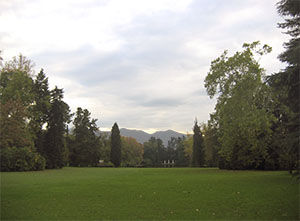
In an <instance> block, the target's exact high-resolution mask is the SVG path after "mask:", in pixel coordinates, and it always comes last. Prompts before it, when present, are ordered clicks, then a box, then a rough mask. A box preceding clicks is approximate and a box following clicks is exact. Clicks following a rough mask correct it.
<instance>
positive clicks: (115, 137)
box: [110, 123, 122, 167]
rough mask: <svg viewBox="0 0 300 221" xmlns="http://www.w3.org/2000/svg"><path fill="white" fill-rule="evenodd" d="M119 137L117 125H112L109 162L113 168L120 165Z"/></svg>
mask: <svg viewBox="0 0 300 221" xmlns="http://www.w3.org/2000/svg"><path fill="white" fill-rule="evenodd" d="M121 156H122V155H121V136H120V130H119V127H118V124H117V123H114V125H113V127H112V129H111V151H110V160H111V162H112V163H113V164H114V166H115V167H119V166H120V165H121Z"/></svg>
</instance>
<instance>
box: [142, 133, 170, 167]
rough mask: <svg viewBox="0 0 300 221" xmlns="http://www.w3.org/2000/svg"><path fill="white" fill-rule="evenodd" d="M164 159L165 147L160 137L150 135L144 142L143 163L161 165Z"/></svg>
mask: <svg viewBox="0 0 300 221" xmlns="http://www.w3.org/2000/svg"><path fill="white" fill-rule="evenodd" d="M163 160H166V148H165V147H164V144H163V142H162V140H161V139H159V138H158V139H156V138H155V137H151V138H150V139H149V141H147V142H145V143H144V163H145V165H146V166H155V167H158V166H162V162H163Z"/></svg>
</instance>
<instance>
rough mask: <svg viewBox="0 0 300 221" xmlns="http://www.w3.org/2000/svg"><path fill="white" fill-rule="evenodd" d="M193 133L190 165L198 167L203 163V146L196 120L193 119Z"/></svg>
mask: <svg viewBox="0 0 300 221" xmlns="http://www.w3.org/2000/svg"><path fill="white" fill-rule="evenodd" d="M193 130H194V135H193V156H192V166H193V167H200V166H203V165H204V159H205V156H204V147H203V138H202V133H201V131H200V127H199V126H198V122H197V120H195V125H194V129H193Z"/></svg>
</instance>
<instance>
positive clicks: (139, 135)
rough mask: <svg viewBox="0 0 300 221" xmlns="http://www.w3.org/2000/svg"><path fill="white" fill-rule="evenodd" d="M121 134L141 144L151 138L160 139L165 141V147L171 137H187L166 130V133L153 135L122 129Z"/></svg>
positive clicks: (161, 132) (158, 132) (159, 132)
mask: <svg viewBox="0 0 300 221" xmlns="http://www.w3.org/2000/svg"><path fill="white" fill-rule="evenodd" d="M120 134H121V135H122V136H124V137H133V138H135V139H136V140H137V141H138V142H139V143H144V142H146V141H148V140H149V139H150V138H151V137H155V138H159V139H161V140H162V141H163V143H164V145H165V146H167V145H168V141H169V140H171V137H175V138H178V137H183V136H184V137H185V136H186V135H184V134H182V133H178V132H176V131H174V130H166V131H157V132H155V133H153V134H149V133H146V132H144V131H142V130H130V129H126V128H121V129H120Z"/></svg>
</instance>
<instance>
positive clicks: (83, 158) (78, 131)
mask: <svg viewBox="0 0 300 221" xmlns="http://www.w3.org/2000/svg"><path fill="white" fill-rule="evenodd" d="M90 115H91V113H90V112H89V111H88V110H87V109H84V110H82V109H81V108H80V107H79V108H77V112H76V115H75V119H74V121H73V124H74V130H73V137H74V141H73V142H72V143H71V145H70V146H69V149H70V165H72V166H97V165H98V164H99V160H100V148H101V146H100V145H101V143H100V138H99V137H97V136H96V132H98V131H99V129H98V127H97V124H96V121H97V119H91V117H90Z"/></svg>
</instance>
